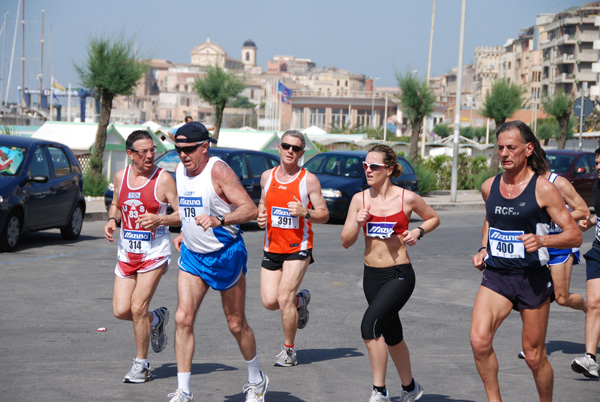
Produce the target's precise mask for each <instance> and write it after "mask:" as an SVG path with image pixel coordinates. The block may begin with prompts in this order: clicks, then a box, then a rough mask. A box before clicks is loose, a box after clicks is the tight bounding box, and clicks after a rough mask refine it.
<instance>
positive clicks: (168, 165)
mask: <svg viewBox="0 0 600 402" xmlns="http://www.w3.org/2000/svg"><path fill="white" fill-rule="evenodd" d="M159 159H160V160H157V161H156V166H158V167H159V168H161V169H164V170H166V171H167V172H171V173H173V172H175V169H176V168H177V164H178V163H179V162H180V159H179V155H177V152H175V151H169V152H167V153H166V154H163V155H162V156H161V157H160V158H159Z"/></svg>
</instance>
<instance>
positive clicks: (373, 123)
mask: <svg viewBox="0 0 600 402" xmlns="http://www.w3.org/2000/svg"><path fill="white" fill-rule="evenodd" d="M380 78H381V77H377V78H373V87H372V88H371V128H375V81H377V80H378V79H380Z"/></svg>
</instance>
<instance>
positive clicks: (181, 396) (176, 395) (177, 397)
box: [167, 388, 194, 402]
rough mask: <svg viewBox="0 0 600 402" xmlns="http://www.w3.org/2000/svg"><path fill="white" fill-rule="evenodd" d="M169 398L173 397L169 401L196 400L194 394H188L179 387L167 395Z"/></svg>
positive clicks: (187, 401) (189, 401)
mask: <svg viewBox="0 0 600 402" xmlns="http://www.w3.org/2000/svg"><path fill="white" fill-rule="evenodd" d="M167 398H171V400H170V401H169V402H191V401H193V400H194V394H186V393H185V392H183V390H182V389H181V388H177V391H175V392H173V393H172V394H169V395H167Z"/></svg>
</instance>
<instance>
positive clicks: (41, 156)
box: [29, 147, 50, 177]
mask: <svg viewBox="0 0 600 402" xmlns="http://www.w3.org/2000/svg"><path fill="white" fill-rule="evenodd" d="M29 175H30V176H46V177H50V168H49V167H48V160H47V158H46V153H45V152H44V149H43V148H41V147H40V148H38V149H36V150H35V152H34V153H33V158H31V165H30V166H29Z"/></svg>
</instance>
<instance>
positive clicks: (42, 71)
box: [38, 8, 45, 110]
mask: <svg viewBox="0 0 600 402" xmlns="http://www.w3.org/2000/svg"><path fill="white" fill-rule="evenodd" d="M44 13H45V12H44V9H43V8H42V61H41V62H40V104H39V105H38V108H39V109H40V110H41V109H42V93H43V86H42V81H43V79H44Z"/></svg>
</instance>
